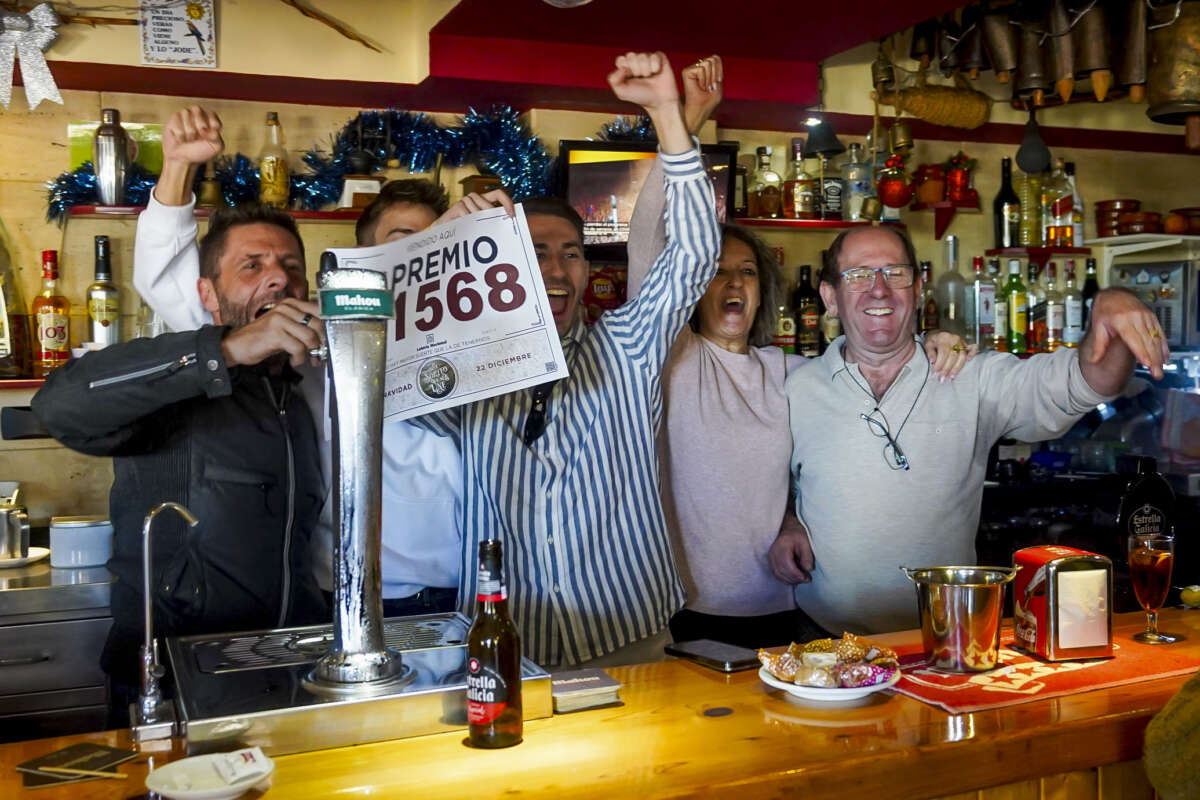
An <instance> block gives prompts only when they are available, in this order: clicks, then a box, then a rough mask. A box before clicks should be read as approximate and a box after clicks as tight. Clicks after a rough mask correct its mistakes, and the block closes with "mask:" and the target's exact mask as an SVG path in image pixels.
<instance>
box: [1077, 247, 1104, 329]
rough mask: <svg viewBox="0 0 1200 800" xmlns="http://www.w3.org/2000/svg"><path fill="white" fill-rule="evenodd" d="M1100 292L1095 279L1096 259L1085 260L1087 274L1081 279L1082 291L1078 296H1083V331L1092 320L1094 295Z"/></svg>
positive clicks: (1098, 283) (1098, 284) (1098, 282)
mask: <svg viewBox="0 0 1200 800" xmlns="http://www.w3.org/2000/svg"><path fill="white" fill-rule="evenodd" d="M1099 291H1100V281H1098V280H1097V279H1096V259H1094V258H1089V259H1088V260H1087V274H1086V275H1085V276H1084V278H1083V291H1081V292H1080V294H1081V295H1082V296H1083V329H1084V330H1085V331H1086V330H1087V328H1088V321H1089V320H1090V319H1091V318H1092V301H1093V300H1094V299H1096V293H1097V292H1099Z"/></svg>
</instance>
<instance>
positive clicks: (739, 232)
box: [721, 225, 783, 347]
mask: <svg viewBox="0 0 1200 800" xmlns="http://www.w3.org/2000/svg"><path fill="white" fill-rule="evenodd" d="M730 239H736V240H737V241H739V242H741V243H742V244H744V245H746V246H747V247H749V248H750V251H751V252H752V253H753V254H754V263H755V265H756V266H757V267H758V313H757V314H756V315H755V316H754V322H753V323H751V325H750V344H751V345H752V346H754V347H766V346H767V345H769V344H771V341H772V340H773V339H774V337H775V325H776V324H777V323H778V322H779V304H780V302H782V294H783V279H782V277H781V275H780V271H779V261H778V259H777V258H776V257H775V251H774V250H772V249H771V248H770V247H768V246H767V243H766V242H764V241H763V240H762V239H760V238H758V237H757V236H755V235H754V234H753V233H751V232H750V231H748V230H746V229H745V228H743V227H741V226H738V225H722V226H721V249H722V250H724V249H725V244H724V243H725V242H727V241H728V240H730Z"/></svg>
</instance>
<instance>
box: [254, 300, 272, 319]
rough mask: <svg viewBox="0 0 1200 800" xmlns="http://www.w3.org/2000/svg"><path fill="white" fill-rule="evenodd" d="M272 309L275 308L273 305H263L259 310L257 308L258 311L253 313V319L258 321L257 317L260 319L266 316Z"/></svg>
mask: <svg viewBox="0 0 1200 800" xmlns="http://www.w3.org/2000/svg"><path fill="white" fill-rule="evenodd" d="M273 308H275V304H274V303H263V305H262V307H261V308H259V309H258V311H255V312H254V318H255V319H258V318H259V317H261V316H262V315H263V314H266V313H267V312H268V311H270V310H271V309H273Z"/></svg>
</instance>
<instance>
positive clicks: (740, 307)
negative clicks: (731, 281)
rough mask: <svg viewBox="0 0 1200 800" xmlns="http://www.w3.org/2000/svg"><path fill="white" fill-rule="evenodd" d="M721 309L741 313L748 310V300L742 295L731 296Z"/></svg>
mask: <svg viewBox="0 0 1200 800" xmlns="http://www.w3.org/2000/svg"><path fill="white" fill-rule="evenodd" d="M721 310H722V311H724V312H725V313H727V314H741V313H743V312H745V310H746V301H745V300H743V299H742V298H740V297H730V298H728V299H727V300H726V301H725V302H724V303H722V304H721Z"/></svg>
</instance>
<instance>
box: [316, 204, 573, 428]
mask: <svg viewBox="0 0 1200 800" xmlns="http://www.w3.org/2000/svg"><path fill="white" fill-rule="evenodd" d="M327 252H330V253H333V254H334V256H336V258H337V263H338V266H339V267H340V268H351V267H352V268H357V269H373V270H376V271H378V272H382V273H383V274H384V275H386V276H387V282H388V289H389V291H390V294H391V303H392V309H393V310H394V312H395V318H394V319H393V320H391V321H389V322H388V350H387V377H386V380H385V385H384V406H383V415H384V421H385V422H395V421H397V420H402V419H408V418H409V417H415V416H418V415H421V414H428V413H429V412H431V411H437V410H439V409H442V408H452V407H454V406H457V405H462V404H463V403H469V402H473V401H475V400H482V399H485V398H488V397H494V396H496V395H500V394H506V393H508V392H513V391H516V390H518V389H525V388H528V387H530V386H536V385H538V384H541V383H546V382H547V381H551V380H556V379H558V378H565V377H566V376H567V366H566V360H565V359H564V358H563V353H562V346H561V345H560V343H559V340H558V332H557V330H556V329H555V327H554V315H553V314H552V313H551V311H550V303H549V301H548V300H547V298H546V289H545V286H544V285H543V283H542V273H541V270H540V269H539V267H538V262H537V256H536V255H535V254H534V251H533V241H532V240H531V239H530V236H529V226H528V225H527V224H526V222H525V212H524V210H523V209H522V207H521V206H520V205H518V206H517V215H516V216H515V217H509V216H508V214H507V213H506V212H505V211H504V210H503V209H488V210H486V211H478V212H476V213H474V214H471V215H470V216H466V217H461V218H460V219H456V220H454V221H453V222H448V223H446V224H445V225H439V226H438V227H436V228H430V229H429V230H426V231H422V232H421V233H416V234H413V235H412V236H409V237H407V238H404V239H400V240H397V241H394V242H388V243H387V244H382V245H378V246H375V247H354V248H334V249H331V250H328V251H327ZM323 312H324V310H323Z"/></svg>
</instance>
